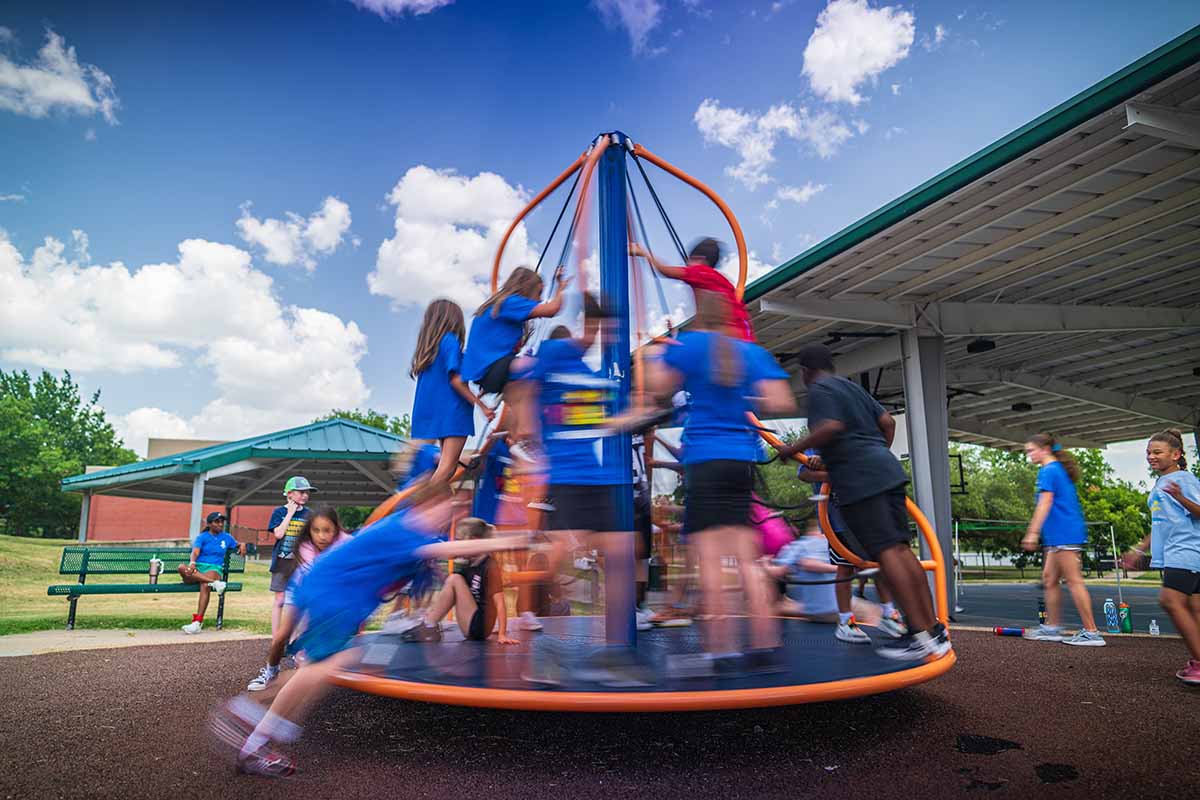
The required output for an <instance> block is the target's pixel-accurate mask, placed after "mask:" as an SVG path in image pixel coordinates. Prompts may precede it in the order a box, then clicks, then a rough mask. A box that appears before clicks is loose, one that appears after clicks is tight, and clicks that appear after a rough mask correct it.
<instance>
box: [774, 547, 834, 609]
mask: <svg viewBox="0 0 1200 800" xmlns="http://www.w3.org/2000/svg"><path fill="white" fill-rule="evenodd" d="M804 560H811V561H819V562H821V563H822V564H827V563H829V542H828V541H827V540H826V539H825V537H824V536H801V537H800V538H799V539H796V540H795V541H793V542H788V543H787V544H785V545H784V546H783V547H782V548H781V549H780V550H779V552H778V553H776V554H775V558H774V561H775V563H776V564H780V565H782V566H785V567H791V569H790V570H789V572H790V573H791V575H792V577H794V578H795V579H796V580H801V581H827V580H829V579H830V578H832V577H833V574H832V573H829V572H809V571H808V570H806V569H803V568H801V566H800V562H801V561H804ZM791 591H792V592H793V593H794V594H795V596H796V600H797V601H799V603H800V604H801V605H802V606H803V607H804V613H805V614H836V613H837V610H838V605H837V592H836V590H835V589H834V584H832V583H823V584H818V585H815V586H812V585H809V586H805V585H803V584H798V585H795V586H793V587H792V589H791Z"/></svg>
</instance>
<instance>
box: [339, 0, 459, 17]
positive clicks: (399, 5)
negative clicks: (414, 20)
mask: <svg viewBox="0 0 1200 800" xmlns="http://www.w3.org/2000/svg"><path fill="white" fill-rule="evenodd" d="M350 2H351V3H353V4H354V5H355V6H356V7H358V8H361V9H362V10H363V11H372V12H374V13H376V14H378V15H379V16H381V17H383V18H384V19H390V18H392V17H402V16H404V15H405V14H412V15H413V16H414V17H419V16H420V15H422V14H428V13H430V12H431V11H437V10H438V9H439V8H443V7H444V6H448V5H452V4H453V3H454V0H350Z"/></svg>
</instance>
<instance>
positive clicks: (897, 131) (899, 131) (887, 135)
mask: <svg viewBox="0 0 1200 800" xmlns="http://www.w3.org/2000/svg"><path fill="white" fill-rule="evenodd" d="M905 133H908V131H906V130H905V129H904V128H901V127H900V126H899V125H893V126H892V127H890V128H888V129H887V130H886V131H884V132H883V138H884V139H885V140H887V141H889V142H890V141H891V140H892V139H893V138H894V137H896V136H901V135H903V134H905Z"/></svg>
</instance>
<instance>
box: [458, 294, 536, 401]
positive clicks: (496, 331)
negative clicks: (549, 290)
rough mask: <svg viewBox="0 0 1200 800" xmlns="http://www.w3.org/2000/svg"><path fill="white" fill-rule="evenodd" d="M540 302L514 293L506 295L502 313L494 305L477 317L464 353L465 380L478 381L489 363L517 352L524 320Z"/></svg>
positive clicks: (501, 307)
mask: <svg viewBox="0 0 1200 800" xmlns="http://www.w3.org/2000/svg"><path fill="white" fill-rule="evenodd" d="M537 305H538V301H537V300H530V299H529V298H528V297H521V296H519V295H513V296H512V297H506V298H504V302H503V303H501V304H500V311H499V313H497V312H496V307H495V306H492V307H491V308H488V309H486V310H484V312H483V313H482V314H480V315H479V316H477V317H475V321H474V322H472V323H471V333H470V334H469V335H468V336H467V349H466V351H465V352H464V353H463V357H462V376H463V380H468V381H475V382H478V381H479V379H480V378H482V377H483V376H484V374H485V373H486V372H487V370H488V367H490V366H491V365H492V364H495V363H496V362H497V361H499V360H500V359H502V358H504V357H505V356H509V355H512V354H513V353H515V352H516V350H517V345H519V344H520V343H521V335H522V334H523V333H524V332H525V321H526V320H527V319H529V315H530V314H531V313H532V312H533V309H534V308H536V307H537Z"/></svg>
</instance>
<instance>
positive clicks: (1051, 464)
mask: <svg viewBox="0 0 1200 800" xmlns="http://www.w3.org/2000/svg"><path fill="white" fill-rule="evenodd" d="M1025 455H1026V456H1027V457H1028V458H1029V460H1030V461H1032V462H1033V463H1034V464H1037V465H1038V476H1037V505H1036V507H1035V508H1034V511H1033V519H1031V520H1030V521H1029V528H1028V529H1027V530H1026V532H1025V538H1024V539H1022V540H1021V546H1022V547H1023V548H1025V549H1026V550H1028V551H1029V552H1033V551H1035V550H1037V547H1038V539H1039V537H1040V538H1041V541H1042V552H1043V554H1044V556H1045V563H1044V566H1043V567H1042V587H1043V589H1044V591H1045V596H1046V622H1044V623H1042V624H1040V625H1038V627H1037V629H1035V630H1033V631H1031V632H1030V633H1027V634H1026V638H1029V639H1035V640H1038V641H1042V642H1062V643H1063V644H1071V645H1077V646H1082V647H1103V646H1104V644H1105V642H1104V637H1103V636H1101V635H1100V632H1099V631H1098V630H1096V617H1095V615H1094V614H1093V613H1092V598H1091V596H1090V595H1089V594H1088V590H1087V586H1085V585H1084V583H1083V564H1082V558H1083V546H1084V544H1085V543H1086V542H1087V524H1086V523H1084V521H1083V510H1082V509H1081V508H1080V506H1079V495H1078V493H1077V492H1076V491H1075V481H1077V480H1078V479H1079V465H1078V464H1076V463H1075V459H1074V458H1073V457H1072V456H1071V454H1070V453H1068V452H1067V451H1066V450H1064V449H1063V446H1062V445H1060V444H1059V443H1058V442H1056V441H1055V440H1054V437H1053V436H1051V435H1049V434H1046V433H1038V434H1035V435H1033V436H1031V437H1030V438H1029V441H1027V442H1025ZM1060 581H1063V582H1065V583H1066V584H1067V590H1068V591H1069V592H1070V593H1071V599H1072V600H1073V601H1074V602H1075V608H1076V609H1077V610H1078V611H1079V619H1080V620H1081V621H1082V622H1083V629H1082V630H1080V631H1079V632H1078V633H1076V634H1075V635H1074V636H1071V637H1064V636H1063V633H1062V626H1061V621H1062V590H1061V589H1060V588H1059V582H1060Z"/></svg>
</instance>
